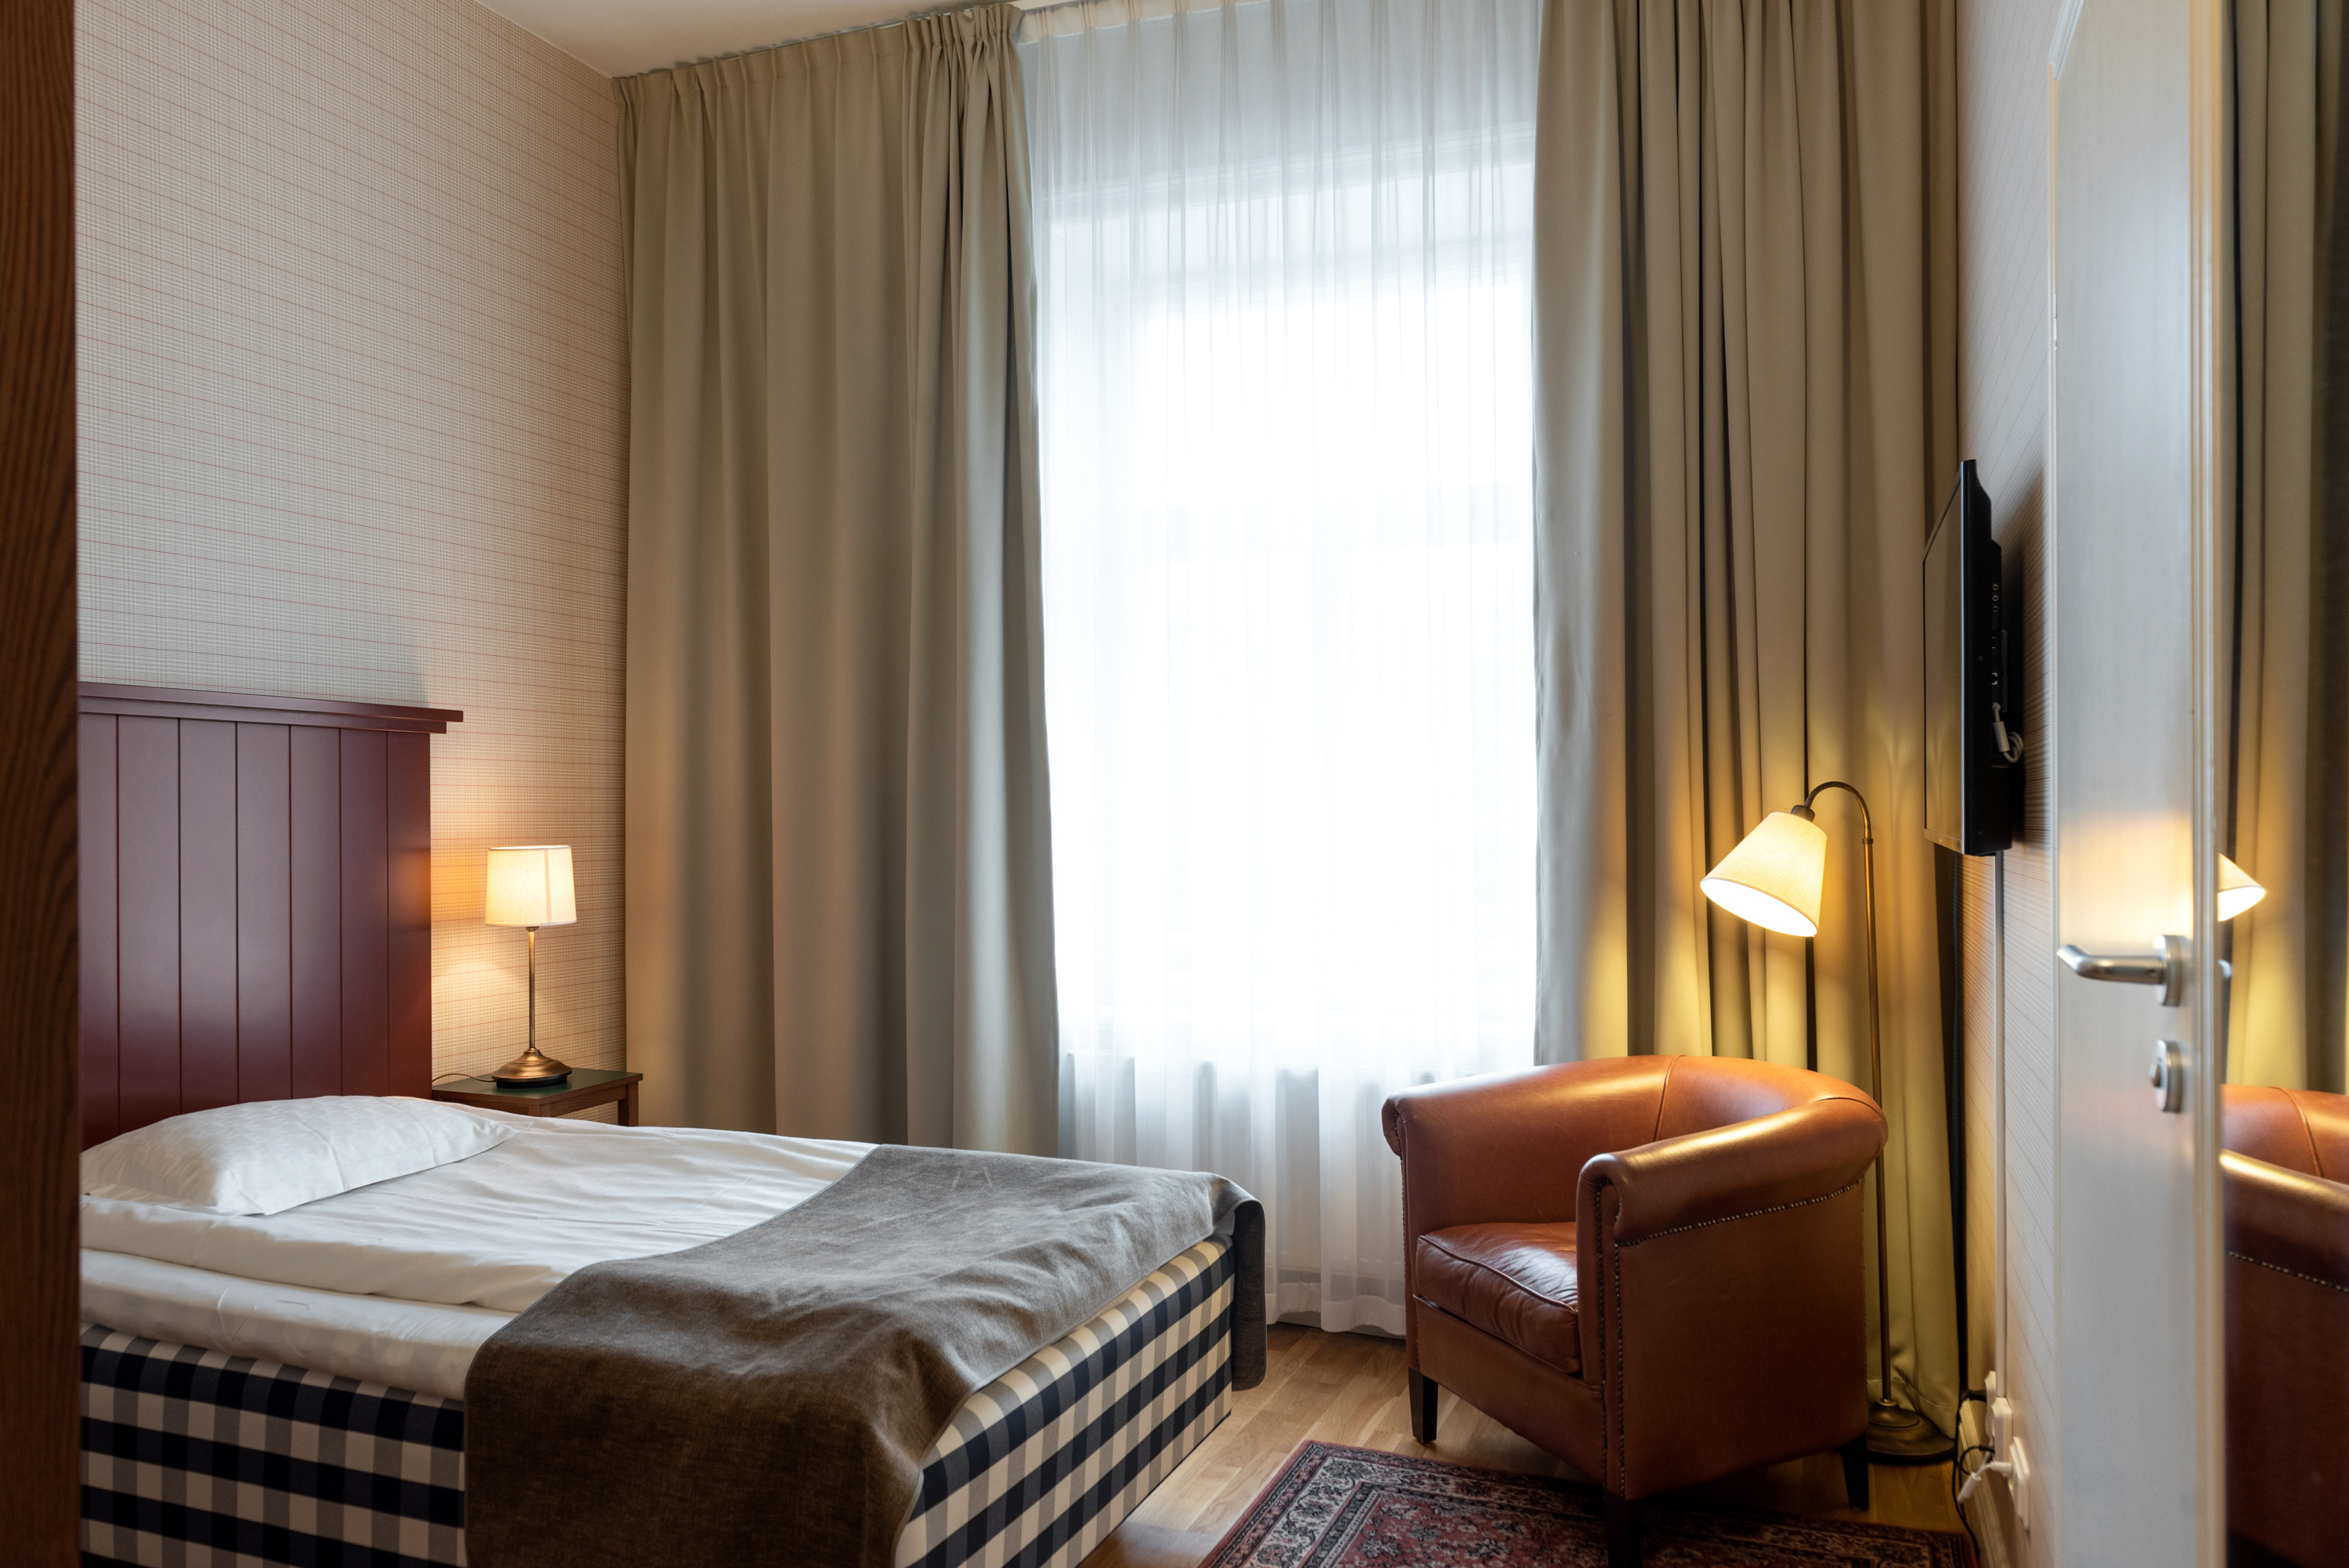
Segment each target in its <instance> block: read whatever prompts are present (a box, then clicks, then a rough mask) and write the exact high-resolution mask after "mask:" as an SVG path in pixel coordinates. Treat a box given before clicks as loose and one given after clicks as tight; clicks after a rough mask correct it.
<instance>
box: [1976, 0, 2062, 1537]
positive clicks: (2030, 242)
mask: <svg viewBox="0 0 2349 1568" xmlns="http://www.w3.org/2000/svg"><path fill="white" fill-rule="evenodd" d="M2056 9H2057V7H2056V5H2055V4H2054V0H1961V4H1960V5H1959V7H1958V49H1959V53H1958V92H1959V99H1958V180H1959V186H1958V190H1959V195H1958V201H1959V206H1958V242H1959V248H1960V255H1959V263H1958V280H1959V281H1958V286H1959V303H1958V428H1959V440H1960V444H1961V449H1962V450H1963V452H1964V454H1965V455H1966V456H1968V457H1971V458H1973V459H1977V460H1978V461H1979V462H1980V463H1981V465H1982V488H1983V489H1984V490H1988V491H1989V492H1990V498H1991V504H1992V508H1993V509H1994V510H1995V512H1996V517H1997V530H1998V539H1999V543H2000V545H2001V546H2002V548H2003V550H2004V552H2005V554H2006V562H2007V564H2008V566H2009V568H2010V570H2011V571H2012V570H2013V569H2015V568H2018V567H2019V569H2020V574H2021V579H2022V584H2023V634H2024V635H2023V718H2024V724H2025V727H2026V729H2027V731H2028V733H2029V739H2030V743H2031V744H2032V746H2033V757H2034V761H2033V766H2032V768H2031V771H2030V795H2029V800H2028V803H2027V805H2026V808H2025V812H2024V831H2023V837H2022V838H2021V839H2020V840H2018V841H2017V842H2016V844H2015V847H2014V848H2013V849H2012V850H2010V851H2007V856H2006V933H2005V934H2006V973H2005V975H2004V980H2005V990H2004V1005H2005V1025H2006V1160H2007V1178H2006V1179H2007V1229H2006V1241H2007V1366H2006V1368H2005V1372H2006V1382H2007V1386H2008V1387H2009V1388H2010V1389H2011V1390H2012V1391H2013V1397H2014V1400H2015V1404H2016V1407H2017V1408H2018V1410H2019V1411H2020V1412H2021V1419H2022V1430H2023V1439H2024V1441H2025V1444H2026V1447H2027V1448H2028V1449H2029V1451H2030V1455H2031V1462H2032V1466H2033V1470H2035V1471H2037V1477H2036V1478H2035V1479H2034V1480H2033V1482H2032V1493H2033V1497H2034V1499H2041V1500H2052V1499H2053V1498H2054V1495H2055V1486H2054V1482H2055V1470H2056V1467H2057V1465H2058V1464H2059V1463H2060V1461H2061V1457H2062V1450H2061V1444H2060V1441H2059V1440H2058V1434H2057V1431H2056V1424H2055V1423H2056V1416H2057V1408H2056V1403H2057V1385H2058V1374H2057V1366H2056V1349H2057V1346H2056V1334H2055V1295H2054V1287H2055V1236H2054V1228H2053V1227H2054V1212H2055V1210H2054V1201H2055V992H2054V985H2055V965H2054V959H2053V954H2054V948H2055V941H2054V929H2053V925H2054V914H2053V912H2054V863H2053V858H2052V856H2051V854H2050V850H2051V841H2050V839H2049V837H2048V828H2049V820H2048V777H2049V776H2048V770H2047V768H2046V766H2045V762H2044V759H2045V758H2046V757H2047V756H2048V754H2049V750H2050V748H2049V746H2048V744H2047V735H2046V723H2047V713H2048V707H2047V705H2048V696H2049V693H2048V687H2047V651H2048V649H2049V647H2050V646H2051V636H2052V633H2053V626H2052V624H2051V623H2050V622H2049V620H2048V618H2047V614H2046V611H2047V594H2046V582H2047V577H2046V550H2045V544H2046V535H2045V531H2044V529H2043V527H2042V520H2043V516H2044V511H2043V497H2042V493H2041V491H2042V488H2043V485H2044V467H2045V459H2046V428H2047V51H2048V46H2049V45H2050V44H2051V43H2052V42H2053V41H2054V34H2055V13H2056ZM1966 867H1967V872H1966V955H1965V956H1966V977H1965V986H1966V1004H1967V1006H1966V1111H1967V1117H1966V1119H1967V1129H1966V1166H1967V1171H1968V1178H1969V1183H1970V1185H1971V1187H1972V1190H1973V1191H1975V1192H1976V1193H1978V1194H1980V1195H1981V1198H1982V1201H1981V1202H1976V1203H1975V1204H1974V1205H1973V1207H1972V1209H1971V1212H1969V1214H1968V1216H1967V1219H1968V1222H1969V1223H1968V1225H1967V1231H1968V1235H1967V1253H1968V1264H1969V1267H1968V1276H1969V1278H1970V1279H1971V1280H1972V1281H1973V1282H1974V1284H1975V1294H1974V1296H1973V1309H1974V1310H1973V1314H1972V1315H1973V1318H1974V1324H1973V1344H1974V1346H1976V1351H1975V1359H1974V1367H1976V1368H1977V1370H1976V1372H1975V1374H1974V1375H1975V1377H1976V1379H1977V1380H1978V1381H1979V1379H1980V1377H1981V1375H1982V1374H1981V1370H1980V1369H1981V1368H1983V1367H1987V1366H1988V1365H1989V1362H1988V1359H1987V1355H1988V1349H1989V1344H1990V1338H1991V1334H1992V1326H1993V1318H1992V1307H1993V1305H1994V1304H1995V1301H1996V1297H1995V1295H1994V1293H1993V1290H1992V1284H1993V1275H1992V1266H1991V1253H1992V1239H1993V1238H1992V1229H1991V1207H1990V1204H1989V1202H1987V1200H1988V1197H1989V1195H1990V1191H1991V1181H1992V1175H1993V1171H1994V1169H1995V1167H1994V1163H1993V1159H1992V1136H1991V1135H1992V1119H1991V1111H1992V1104H1993V1095H1994V1092H1995V1088H1996V1084H1997V1076H1996V1073H1997V1062H1996V1059H1995V1057H1994V1056H1993V1054H1992V1050H1993V1046H1994V1043H1995V1041H1996V1039H1997V1023H1998V1018H1997V1016H1996V1014H1995V1012H1994V1011H1993V1009H1994V1007H1995V1006H1996V1005H1997V998H1998V996H1999V990H1998V983H1999V980H2000V978H2001V977H2000V975H1997V974H1996V973H1995V972H1994V971H1993V969H1992V953H1993V948H1992V936H1993V931H1992V916H1993V909H1994V906H1993V903H1992V894H1993V883H1992V872H1991V865H1990V862H1989V861H1967V862H1966ZM1992 1491H1996V1492H1998V1495H2001V1496H2002V1495H2003V1493H2002V1491H1998V1489H1996V1488H1993V1489H1992ZM2048 1506H2049V1504H2048V1503H2047V1502H2046V1501H2033V1504H2032V1508H2033V1511H2034V1514H2035V1515H2036V1517H2035V1518H2034V1520H2033V1529H2032V1530H2031V1531H2030V1532H2021V1531H2016V1530H2013V1529H2012V1528H2009V1530H2008V1532H2007V1538H2006V1544H2007V1549H2008V1551H2009V1553H2011V1554H2012V1558H2013V1561H2015V1562H2017V1563H2026V1564H2034V1565H2035V1564H2039V1563H2048V1562H2051V1561H2053V1557H2052V1545H2053V1542H2054V1540H2055V1532H2054V1530H2053V1529H2052V1528H2051V1527H2050V1524H2051V1522H2050V1521H2049V1520H2048V1518H2047V1517H2046V1511H2047V1509H2048Z"/></svg>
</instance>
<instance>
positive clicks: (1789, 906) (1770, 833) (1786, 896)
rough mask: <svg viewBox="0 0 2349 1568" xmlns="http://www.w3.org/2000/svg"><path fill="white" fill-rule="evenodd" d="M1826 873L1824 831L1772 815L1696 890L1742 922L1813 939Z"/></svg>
mask: <svg viewBox="0 0 2349 1568" xmlns="http://www.w3.org/2000/svg"><path fill="white" fill-rule="evenodd" d="M1826 874H1827V835H1826V830H1825V829H1823V828H1821V827H1820V826H1819V825H1818V824H1817V823H1816V822H1806V821H1805V820H1803V819H1802V818H1800V817H1797V816H1795V814H1794V813H1793V812H1791V811H1773V812H1771V813H1770V814H1769V815H1768V816H1766V817H1764V818H1763V819H1762V825H1761V826H1760V827H1758V828H1756V829H1754V830H1753V831H1752V832H1750V833H1748V834H1746V835H1745V837H1744V838H1743V839H1741V840H1739V841H1738V844H1737V847H1736V848H1735V849H1733V850H1732V851H1729V853H1728V854H1726V855H1724V856H1723V857H1722V861H1721V863H1720V864H1719V865H1717V866H1715V867H1713V874H1712V875H1710V876H1708V877H1706V878H1705V879H1704V882H1702V884H1701V885H1702V887H1703V888H1704V896H1705V897H1707V898H1709V899H1711V900H1713V903H1717V904H1719V905H1721V907H1722V908H1723V909H1725V910H1727V911H1728V912H1729V913H1732V914H1733V915H1736V916H1737V917H1738V918H1739V919H1741V920H1750V921H1752V922H1753V923H1754V924H1756V925H1759V926H1764V927H1766V928H1768V929H1769V930H1772V931H1782V932H1784V933H1785V934H1787V935H1789V936H1816V935H1817V934H1819V889H1820V887H1821V886H1822V885H1823V884H1824V883H1825V882H1826Z"/></svg>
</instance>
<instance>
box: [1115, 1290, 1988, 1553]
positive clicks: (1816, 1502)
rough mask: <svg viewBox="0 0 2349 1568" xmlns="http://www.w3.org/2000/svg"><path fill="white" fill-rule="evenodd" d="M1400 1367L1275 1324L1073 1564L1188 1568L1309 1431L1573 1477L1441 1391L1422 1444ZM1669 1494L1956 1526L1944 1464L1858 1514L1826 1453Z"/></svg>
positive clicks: (1345, 1337) (1908, 1479) (1394, 1358)
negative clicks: (1170, 1463)
mask: <svg viewBox="0 0 2349 1568" xmlns="http://www.w3.org/2000/svg"><path fill="white" fill-rule="evenodd" d="M1402 1374H1403V1366H1402V1341H1401V1340H1397V1339H1381V1338H1373V1337H1371V1336H1369V1335H1362V1334H1324V1333H1322V1332H1321V1331H1320V1330H1319V1329H1316V1328H1299V1327H1297V1326H1293V1325H1289V1324H1276V1325H1274V1326H1273V1329H1272V1355H1271V1361H1270V1366H1269V1367H1268V1370H1267V1372H1266V1375H1265V1379H1264V1382H1263V1383H1262V1384H1261V1385H1260V1386H1258V1387H1255V1388H1251V1389H1249V1390H1248V1391H1247V1392H1246V1393H1244V1394H1236V1395H1234V1396H1233V1397H1232V1413H1231V1416H1230V1418H1228V1419H1226V1421H1225V1422H1224V1424H1223V1425H1222V1426H1220V1427H1218V1428H1216V1430H1215V1432H1214V1433H1213V1434H1212V1435H1210V1436H1209V1437H1208V1439H1207V1440H1206V1442H1204V1443H1202V1444H1200V1445H1199V1448H1198V1450H1197V1451H1196V1452H1195V1453H1194V1454H1192V1456H1191V1457H1190V1458H1189V1459H1187V1460H1184V1461H1183V1463H1182V1465H1181V1467H1180V1468H1178V1469H1177V1470H1175V1471H1174V1474H1173V1475H1170V1476H1168V1477H1167V1478H1166V1480H1164V1482H1162V1483H1161V1484H1160V1486H1159V1488H1158V1490H1157V1491H1154V1492H1152V1493H1151V1494H1150V1496H1149V1497H1148V1498H1147V1499H1145V1500H1144V1501H1143V1504H1142V1506H1141V1507H1140V1508H1138V1509H1136V1510H1134V1511H1133V1514H1132V1516H1131V1517H1129V1518H1128V1519H1127V1520H1126V1522H1124V1523H1123V1524H1122V1525H1120V1526H1119V1527H1118V1529H1117V1532H1116V1533H1114V1534H1112V1536H1111V1537H1110V1538H1109V1539H1108V1540H1107V1541H1104V1542H1102V1543H1101V1545H1100V1547H1099V1548H1097V1549H1096V1550H1095V1551H1094V1552H1093V1553H1092V1556H1090V1557H1088V1558H1086V1559H1085V1565H1086V1568H1196V1564H1198V1563H1201V1562H1202V1561H1204V1560H1205V1559H1206V1555H1207V1553H1209V1552H1212V1551H1213V1550H1215V1546H1216V1542H1218V1541H1220V1540H1222V1539H1223V1534H1224V1532H1225V1531H1226V1530H1228V1529H1229V1528H1231V1525H1232V1522H1233V1521H1235V1520H1237V1518H1238V1517H1239V1515H1240V1511H1241V1510H1243V1509H1245V1508H1246V1507H1247V1505H1248V1503H1249V1501H1251V1500H1252V1499H1254V1498H1255V1496H1256V1494H1257V1491H1260V1490H1262V1488H1263V1486H1264V1483H1265V1482H1267V1481H1268V1480H1271V1479H1272V1476H1273V1473H1274V1472H1275V1471H1276V1470H1279V1468H1280V1465H1281V1461H1282V1460H1286V1459H1287V1458H1288V1456H1289V1454H1290V1453H1291V1452H1292V1451H1293V1450H1294V1449H1296V1447H1297V1445H1298V1444H1299V1443H1301V1442H1303V1441H1304V1440H1305V1439H1308V1438H1315V1439H1319V1440H1321V1441H1322V1442H1325V1443H1350V1444H1352V1445H1353V1446H1354V1447H1356V1448H1364V1449H1386V1450H1388V1451H1389V1452H1391V1453H1398V1454H1417V1455H1424V1456H1426V1457H1428V1458H1431V1459H1441V1460H1451V1461H1452V1462H1453V1463H1454V1464H1464V1465H1475V1466H1479V1467H1481V1468H1484V1469H1487V1470H1516V1471H1519V1472H1521V1473H1526V1474H1531V1475H1554V1476H1564V1477H1568V1478H1570V1479H1574V1480H1580V1479H1583V1478H1581V1477H1579V1476H1578V1475H1576V1473H1575V1471H1574V1470H1571V1469H1569V1468H1568V1467H1567V1466H1566V1465H1564V1464H1562V1463H1560V1462H1559V1461H1558V1460H1555V1459H1552V1458H1551V1457H1550V1456H1549V1455H1548V1454H1546V1453H1544V1452H1543V1451H1542V1450H1541V1449H1537V1448H1536V1447H1534V1446H1533V1444H1531V1443H1529V1442H1527V1441H1526V1440H1525V1439H1523V1438H1521V1437H1519V1436H1517V1435H1516V1433H1515V1432H1512V1431H1510V1430H1509V1429H1507V1428H1506V1427H1504V1426H1502V1425H1501V1424H1500V1423H1499V1422H1497V1421H1495V1420H1493V1419H1491V1418H1489V1417H1486V1416H1485V1414H1483V1413H1482V1412H1481V1411H1479V1410H1476V1409H1475V1408H1472V1407H1470V1406H1467V1405H1464V1404H1462V1403H1461V1402H1460V1400H1459V1398H1458V1397H1457V1396H1455V1395H1454V1394H1452V1393H1451V1392H1450V1391H1449V1390H1446V1392H1445V1393H1444V1402H1443V1405H1442V1407H1441V1408H1439V1410H1438V1412H1437V1416H1436V1425H1437V1429H1438V1435H1439V1439H1440V1440H1439V1441H1438V1442H1437V1443H1436V1444H1435V1445H1434V1446H1433V1447H1429V1446H1426V1445H1423V1444H1420V1443H1417V1442H1414V1441H1413V1440H1412V1436H1411V1416H1410V1413H1409V1412H1408V1411H1407V1410H1406V1409H1405V1408H1404V1405H1403V1376H1402ZM1671 1495H1672V1500H1673V1501H1703V1502H1715V1503H1722V1504H1726V1505H1729V1506H1732V1507H1738V1508H1754V1509H1766V1510H1769V1511H1774V1512H1778V1513H1798V1514H1809V1515H1824V1516H1830V1517H1834V1518H1837V1519H1868V1520H1874V1521H1875V1522H1878V1523H1879V1524H1899V1525H1906V1526H1909V1527H1910V1528H1912V1529H1920V1530H1948V1531H1959V1530H1962V1529H1963V1528H1964V1527H1963V1526H1962V1525H1961V1524H1960V1523H1959V1522H1958V1515H1957V1510H1956V1509H1955V1508H1953V1507H1951V1503H1950V1467H1949V1466H1948V1465H1947V1464H1946V1463H1943V1464H1935V1465H1877V1466H1875V1467H1873V1468H1872V1469H1871V1470H1870V1471H1869V1475H1868V1495H1869V1501H1871V1502H1872V1503H1873V1504H1874V1506H1873V1507H1872V1508H1870V1509H1868V1510H1867V1511H1856V1510H1853V1509H1850V1508H1847V1507H1846V1506H1845V1505H1844V1490H1843V1465H1842V1461H1841V1460H1838V1459H1837V1457H1836V1456H1835V1455H1833V1454H1819V1455H1816V1456H1815V1457H1813V1458H1811V1459H1807V1460H1795V1461H1794V1462H1792V1463H1788V1464H1783V1465H1775V1466H1773V1467H1771V1468H1770V1469H1768V1470H1754V1471H1750V1472H1748V1473H1747V1474H1744V1475H1739V1476H1732V1477H1730V1478H1728V1479H1727V1480H1720V1481H1715V1482H1713V1483H1712V1484H1711V1485H1709V1486H1703V1487H1697V1488H1693V1489H1692V1490H1690V1491H1685V1492H1675V1493H1673V1494H1671Z"/></svg>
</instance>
